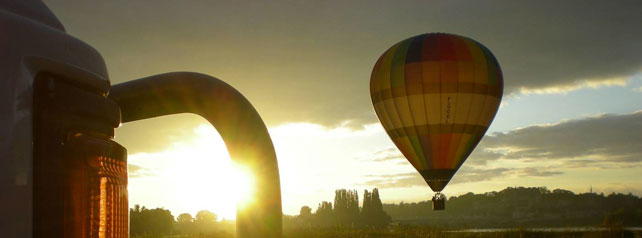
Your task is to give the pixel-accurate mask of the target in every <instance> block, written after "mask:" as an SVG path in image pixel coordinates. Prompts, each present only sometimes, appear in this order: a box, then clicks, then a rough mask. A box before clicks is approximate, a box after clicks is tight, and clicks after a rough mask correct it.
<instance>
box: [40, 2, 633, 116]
mask: <svg viewBox="0 0 642 238" xmlns="http://www.w3.org/2000/svg"><path fill="white" fill-rule="evenodd" d="M46 2H47V3H48V5H49V6H50V7H51V8H52V10H53V12H55V13H56V14H57V15H58V16H59V18H60V19H61V21H62V22H63V24H65V26H66V29H68V31H69V32H70V33H71V34H73V35H75V36H77V37H78V38H80V39H82V40H84V41H87V42H89V43H90V44H92V45H93V46H95V47H96V48H97V49H98V50H99V51H100V52H101V53H102V54H103V56H104V57H105V60H106V62H107V65H108V66H109V69H110V75H111V78H112V82H113V83H119V82H123V81H126V80H130V79H134V78H139V77H144V76H147V75H151V74H156V73H161V72H167V71H176V70H188V71H198V72H203V73H207V74H211V75H214V76H217V77H220V78H221V79H223V80H225V81H226V82H228V83H230V85H233V86H234V87H236V88H237V89H239V90H240V91H241V92H242V93H243V94H244V95H246V96H247V97H248V99H250V101H251V102H252V103H253V104H254V106H255V107H256V108H257V110H258V111H259V113H261V115H262V116H263V118H264V120H265V121H266V122H267V124H269V125H278V124H280V123H284V122H302V121H306V122H312V123H319V124H323V125H328V126H335V125H338V124H340V123H342V122H344V121H345V120H352V123H353V124H355V125H361V124H364V123H370V122H374V121H376V117H375V114H374V113H373V111H372V106H371V102H370V96H369V90H368V84H369V78H370V77H369V76H370V71H371V70H372V67H373V65H374V63H375V61H376V59H377V58H378V57H379V55H380V54H381V53H383V51H385V50H386V49H387V48H388V47H390V46H391V45H393V44H394V43H396V42H398V41H400V40H402V39H405V38H407V37H410V36H413V35H416V34H420V33H424V32H439V31H441V32H450V33H455V34H460V35H465V36H469V37H471V38H474V39H476V40H478V41H480V42H482V43H483V44H484V45H486V46H487V47H488V48H489V49H491V50H492V51H493V52H494V54H495V56H496V57H497V59H498V60H499V62H500V64H501V66H502V69H503V73H504V76H505V86H506V90H505V92H506V93H507V94H517V93H564V92H567V91H569V90H575V89H579V88H585V87H589V88H596V87H605V86H613V85H623V84H626V83H627V80H628V79H629V78H630V77H631V76H632V75H633V74H635V73H639V72H641V70H642V47H638V45H639V42H642V30H640V24H639V23H640V22H642V14H639V9H642V1H638V0H628V1H627V0H625V1H599V0H590V1H582V0H574V1H512V0H500V1H495V2H494V4H488V3H487V2H483V1H464V0H456V1H419V0H417V1H383V0H382V1H334V2H333V1H294V2H292V1H284V2H277V3H273V2H269V3H268V2H261V1H234V2H229V3H223V2H218V1H199V2H190V4H184V3H179V2H176V1H157V0H154V1H151V0H148V1H108V2H102V3H100V5H99V6H96V4H94V3H89V2H84V1H46ZM355 9H359V11H355ZM162 120H163V122H165V123H167V124H172V125H174V124H176V122H173V121H171V120H169V119H162ZM146 128H151V127H146Z"/></svg>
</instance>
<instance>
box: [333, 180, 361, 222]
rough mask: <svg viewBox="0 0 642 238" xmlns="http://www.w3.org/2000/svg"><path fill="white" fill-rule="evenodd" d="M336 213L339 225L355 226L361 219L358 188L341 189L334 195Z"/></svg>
mask: <svg viewBox="0 0 642 238" xmlns="http://www.w3.org/2000/svg"><path fill="white" fill-rule="evenodd" d="M334 215H335V217H336V220H337V225H338V226H345V227H354V226H356V225H357V223H358V219H359V195H358V194H357V191H356V190H346V189H339V190H336V191H335V196H334Z"/></svg>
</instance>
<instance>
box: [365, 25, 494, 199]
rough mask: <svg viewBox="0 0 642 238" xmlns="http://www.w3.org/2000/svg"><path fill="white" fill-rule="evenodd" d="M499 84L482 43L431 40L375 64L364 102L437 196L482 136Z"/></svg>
mask: <svg viewBox="0 0 642 238" xmlns="http://www.w3.org/2000/svg"><path fill="white" fill-rule="evenodd" d="M503 84H504V83H503V79H502V72H501V69H500V68H499V64H498V63H497V60H496V59H495V56H493V54H492V53H491V52H490V51H489V50H488V49H487V48H486V47H484V46H483V45H482V44H480V43H479V42H477V41H474V40H472V39H470V38H467V37H462V36H458V35H452V34H445V33H429V34H423V35H418V36H415V37H411V38H408V39H406V40H403V41H401V42H399V43H397V44H395V45H394V46H392V47H390V49H388V50H387V51H386V52H384V53H383V55H381V57H379V60H378V61H377V63H376V64H375V67H374V69H373V71H372V76H371V78H370V95H371V97H372V103H373V104H374V108H375V111H376V113H377V116H378V117H379V120H380V121H381V124H382V125H383V127H384V128H385V129H386V132H387V133H388V135H389V136H390V138H391V139H392V141H393V142H394V143H395V145H396V146H397V147H398V148H399V150H400V151H401V152H402V153H403V155H404V156H405V157H406V158H407V159H408V161H409V162H410V163H411V164H412V165H413V166H414V167H415V168H416V169H417V170H418V171H419V173H420V174H421V175H422V176H423V177H424V179H425V180H426V182H427V183H428V185H429V186H430V187H431V188H432V190H433V191H435V192H439V191H441V190H443V189H444V187H445V186H446V185H447V184H448V182H449V181H450V179H451V178H452V176H453V175H454V174H455V172H456V171H457V169H459V167H460V166H461V165H462V164H463V163H464V161H465V160H466V158H467V157H468V156H469V155H470V153H471V152H472V151H473V149H474V148H475V146H477V144H478V143H479V141H480V140H481V139H482V137H483V136H484V134H485V133H486V130H487V129H488V126H489V125H490V123H491V121H492V120H493V118H494V117H495V113H496V112H497V109H498V108H499V104H500V101H501V98H502V92H503Z"/></svg>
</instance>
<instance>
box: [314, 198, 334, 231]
mask: <svg viewBox="0 0 642 238" xmlns="http://www.w3.org/2000/svg"><path fill="white" fill-rule="evenodd" d="M313 221H314V224H316V225H317V226H320V227H330V226H334V225H335V224H336V219H335V216H334V211H333V210H332V203H331V202H326V201H323V202H321V203H319V206H318V207H317V210H316V212H314V216H313Z"/></svg>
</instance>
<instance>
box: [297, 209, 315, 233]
mask: <svg viewBox="0 0 642 238" xmlns="http://www.w3.org/2000/svg"><path fill="white" fill-rule="evenodd" d="M297 220H298V223H299V224H298V226H301V227H306V228H307V227H310V226H311V225H312V224H311V222H312V208H310V207H308V206H303V207H301V211H299V216H298V217H297Z"/></svg>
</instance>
